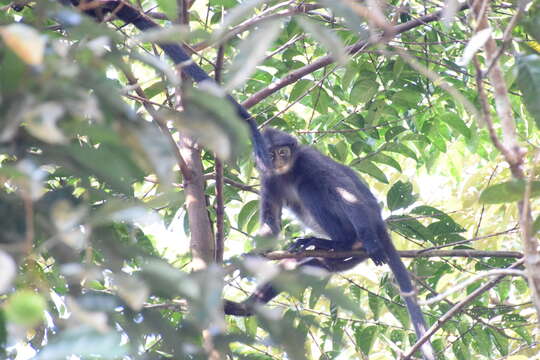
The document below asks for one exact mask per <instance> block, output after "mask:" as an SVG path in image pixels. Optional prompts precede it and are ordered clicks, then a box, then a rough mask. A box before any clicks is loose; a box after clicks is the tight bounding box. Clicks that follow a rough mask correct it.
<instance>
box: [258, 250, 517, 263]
mask: <svg viewBox="0 0 540 360" xmlns="http://www.w3.org/2000/svg"><path fill="white" fill-rule="evenodd" d="M398 254H399V256H401V257H403V258H420V257H468V258H485V257H498V258H516V259H519V258H522V257H523V254H522V253H520V252H517V251H482V250H464V249H457V250H428V251H425V250H402V251H398ZM263 256H264V257H265V258H267V259H269V260H282V259H303V258H308V257H321V258H329V259H337V258H346V257H351V256H366V252H365V251H362V250H354V251H324V250H307V251H302V252H293V253H291V252H288V251H272V252H269V253H266V254H264V255H263Z"/></svg>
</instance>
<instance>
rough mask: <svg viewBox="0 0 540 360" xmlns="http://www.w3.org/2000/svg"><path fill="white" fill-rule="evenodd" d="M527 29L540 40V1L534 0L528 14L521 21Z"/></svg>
mask: <svg viewBox="0 0 540 360" xmlns="http://www.w3.org/2000/svg"><path fill="white" fill-rule="evenodd" d="M521 22H522V23H523V25H524V28H525V30H526V31H527V32H528V33H529V34H530V35H532V37H534V39H535V40H536V41H538V42H540V3H538V2H535V3H534V2H533V4H532V5H531V7H530V8H529V10H528V11H527V13H526V15H525V16H524V17H523V18H522V21H521Z"/></svg>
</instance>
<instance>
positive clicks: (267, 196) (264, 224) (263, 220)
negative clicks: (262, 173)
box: [257, 178, 283, 237]
mask: <svg viewBox="0 0 540 360" xmlns="http://www.w3.org/2000/svg"><path fill="white" fill-rule="evenodd" d="M282 207H283V199H282V197H281V196H280V195H279V189H277V185H276V184H275V182H274V181H272V180H271V179H264V178H263V181H262V188H261V210H260V213H261V215H260V228H259V231H258V233H257V235H259V236H267V237H276V236H278V235H279V232H280V230H281V209H282Z"/></svg>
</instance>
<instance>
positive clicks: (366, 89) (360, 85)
mask: <svg viewBox="0 0 540 360" xmlns="http://www.w3.org/2000/svg"><path fill="white" fill-rule="evenodd" d="M378 90H379V84H378V83H377V82H376V81H374V80H369V79H364V78H360V79H359V80H357V81H356V83H355V84H354V85H353V87H352V89H351V94H350V95H349V101H350V102H351V104H364V103H367V102H368V101H369V100H371V98H372V97H373V96H374V95H375V94H376V93H377V91H378Z"/></svg>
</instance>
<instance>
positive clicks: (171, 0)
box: [157, 0, 178, 21]
mask: <svg viewBox="0 0 540 360" xmlns="http://www.w3.org/2000/svg"><path fill="white" fill-rule="evenodd" d="M157 3H158V5H159V8H160V9H161V10H163V12H164V13H165V15H167V17H168V18H169V20H170V21H174V20H175V19H176V17H177V16H178V8H177V2H176V0H157Z"/></svg>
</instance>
